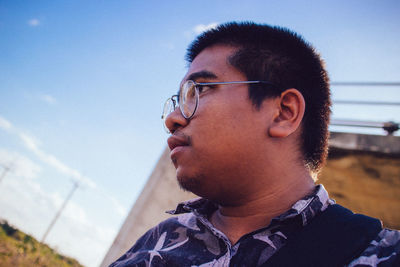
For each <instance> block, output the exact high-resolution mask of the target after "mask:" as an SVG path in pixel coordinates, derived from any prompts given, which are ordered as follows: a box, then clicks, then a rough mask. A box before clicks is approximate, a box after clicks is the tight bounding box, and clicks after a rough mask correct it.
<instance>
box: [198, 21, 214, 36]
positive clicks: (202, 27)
mask: <svg viewBox="0 0 400 267" xmlns="http://www.w3.org/2000/svg"><path fill="white" fill-rule="evenodd" d="M217 26H218V23H217V22H212V23H210V24H207V25H205V24H198V25H196V26H194V27H193V32H194V33H195V34H200V33H202V32H205V31H208V30H211V29H214V28H216V27H217Z"/></svg>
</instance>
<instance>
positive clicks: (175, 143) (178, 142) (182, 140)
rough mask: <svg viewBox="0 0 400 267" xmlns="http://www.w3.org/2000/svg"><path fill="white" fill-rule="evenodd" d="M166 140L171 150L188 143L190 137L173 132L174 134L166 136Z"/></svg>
mask: <svg viewBox="0 0 400 267" xmlns="http://www.w3.org/2000/svg"><path fill="white" fill-rule="evenodd" d="M167 142H168V146H169V149H170V150H171V151H172V150H174V149H175V148H176V147H180V146H188V145H190V138H189V137H188V136H186V135H184V134H179V133H175V134H174V135H172V136H171V137H169V138H168V141H167Z"/></svg>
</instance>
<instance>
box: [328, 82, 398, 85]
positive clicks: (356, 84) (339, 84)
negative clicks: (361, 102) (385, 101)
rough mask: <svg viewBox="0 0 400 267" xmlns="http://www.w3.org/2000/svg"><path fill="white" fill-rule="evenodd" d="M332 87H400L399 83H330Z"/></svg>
mask: <svg viewBox="0 0 400 267" xmlns="http://www.w3.org/2000/svg"><path fill="white" fill-rule="evenodd" d="M331 85H334V86H400V82H331Z"/></svg>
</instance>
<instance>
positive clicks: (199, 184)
mask: <svg viewBox="0 0 400 267" xmlns="http://www.w3.org/2000/svg"><path fill="white" fill-rule="evenodd" d="M177 180H178V184H179V186H180V188H182V189H183V190H184V191H189V192H192V193H193V194H195V195H198V196H200V197H206V195H207V194H204V193H205V192H207V190H205V189H206V185H205V182H206V179H205V177H204V176H202V175H182V174H180V173H179V172H177Z"/></svg>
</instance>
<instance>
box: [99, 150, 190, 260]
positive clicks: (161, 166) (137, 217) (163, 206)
mask: <svg viewBox="0 0 400 267" xmlns="http://www.w3.org/2000/svg"><path fill="white" fill-rule="evenodd" d="M175 177H176V176H175V167H174V166H173V165H172V162H171V160H170V158H169V149H168V148H166V149H165V150H164V152H163V154H162V155H161V157H160V159H159V160H158V163H157V165H156V167H155V168H154V170H153V172H152V174H151V175H150V177H149V179H148V181H147V183H146V185H145V186H144V188H143V191H142V192H141V194H140V196H139V197H138V199H137V200H136V202H135V204H134V205H133V207H132V209H131V210H130V212H129V214H128V216H127V218H126V219H125V222H124V224H123V225H122V227H121V229H120V231H119V233H118V235H117V236H116V238H115V240H114V242H113V244H112V245H111V247H110V249H109V251H108V252H107V254H106V256H105V257H104V259H103V262H102V263H101V265H100V266H108V265H109V264H110V263H112V262H113V261H115V260H116V259H118V258H119V257H120V256H121V255H122V254H123V253H125V252H126V251H127V250H128V249H129V248H131V247H132V245H133V244H134V242H135V240H137V239H138V238H139V237H140V236H142V235H143V234H144V233H145V232H146V231H147V230H148V229H150V228H151V227H153V226H155V225H156V224H157V223H158V222H160V221H162V220H165V219H167V218H168V217H170V216H171V215H169V214H167V213H165V211H167V210H172V209H175V207H176V204H177V203H179V202H181V201H184V200H187V199H192V198H194V197H196V196H195V195H193V194H192V193H189V192H184V191H183V190H181V189H180V188H179V186H178V183H177V182H176V178H175Z"/></svg>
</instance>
